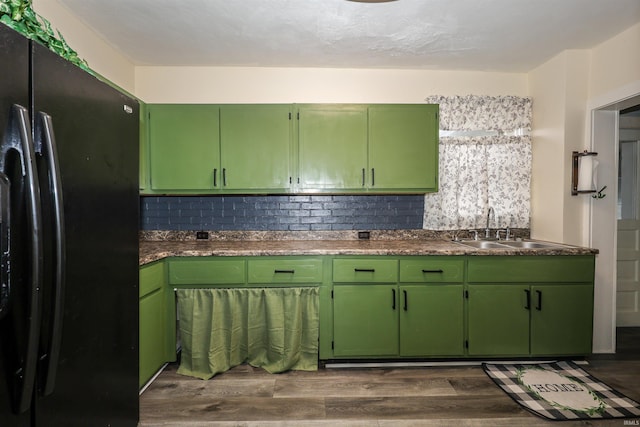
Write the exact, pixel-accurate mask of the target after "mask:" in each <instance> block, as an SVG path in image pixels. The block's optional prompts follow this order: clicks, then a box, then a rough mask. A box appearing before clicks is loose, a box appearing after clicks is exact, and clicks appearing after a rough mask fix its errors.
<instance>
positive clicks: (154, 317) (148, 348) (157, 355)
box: [139, 290, 165, 387]
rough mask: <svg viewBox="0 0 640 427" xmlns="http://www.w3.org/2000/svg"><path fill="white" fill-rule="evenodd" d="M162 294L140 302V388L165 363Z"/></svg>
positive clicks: (153, 295) (149, 296) (158, 291)
mask: <svg viewBox="0 0 640 427" xmlns="http://www.w3.org/2000/svg"><path fill="white" fill-rule="evenodd" d="M164 312H165V310H164V292H163V291H162V290H157V291H156V292H154V293H152V294H149V295H147V296H145V297H144V298H142V299H141V300H140V321H139V323H140V339H139V352H140V353H139V354H140V371H139V376H140V377H139V385H140V387H142V386H143V385H144V384H145V383H146V382H147V381H149V380H150V379H151V377H152V376H153V374H155V373H156V371H158V369H160V367H161V366H162V365H163V364H164V362H165V360H164V359H165V357H164V355H165V347H164Z"/></svg>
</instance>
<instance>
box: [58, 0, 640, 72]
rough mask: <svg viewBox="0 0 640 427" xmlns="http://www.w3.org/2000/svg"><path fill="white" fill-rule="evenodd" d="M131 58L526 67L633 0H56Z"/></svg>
mask: <svg viewBox="0 0 640 427" xmlns="http://www.w3.org/2000/svg"><path fill="white" fill-rule="evenodd" d="M57 1H59V2H60V3H61V4H63V5H64V6H65V7H67V8H68V9H69V10H70V11H71V12H72V13H73V14H74V15H76V16H78V17H79V18H80V19H81V20H83V21H84V22H86V23H87V24H88V25H89V26H91V27H92V28H94V30H95V31H96V32H98V33H99V34H100V35H101V36H102V37H103V38H104V39H105V40H107V41H108V43H110V44H111V45H112V46H114V47H115V48H116V49H117V50H119V51H120V52H122V53H123V54H124V55H125V56H126V57H128V58H129V59H130V60H131V61H132V62H133V63H135V64H137V65H190V66H263V67H337V68H345V67H346V68H418V69H419V68H424V69H447V70H487V71H508V72H527V71H530V70H531V69H533V68H535V67H536V66H538V65H540V64H541V63H543V62H544V61H546V60H548V59H550V58H551V57H553V56H555V55H556V54H557V53H559V52H561V51H563V50H565V49H585V48H591V47H593V46H595V45H597V44H598V43H600V42H602V41H604V40H606V39H609V38H610V37H612V36H614V35H615V34H618V33H620V32H621V31H623V30H624V29H626V28H628V27H630V26H631V25H633V24H635V23H638V22H640V0H396V1H392V2H388V3H379V2H378V3H362V2H355V1H347V0H242V1H239V0H237V1H236V0H234V1H231V0H182V1H176V0H108V1H105V0H57Z"/></svg>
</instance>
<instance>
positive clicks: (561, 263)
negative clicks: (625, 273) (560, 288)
mask: <svg viewBox="0 0 640 427" xmlns="http://www.w3.org/2000/svg"><path fill="white" fill-rule="evenodd" d="M594 265H595V259H594V257H593V256H591V255H589V256H579V255H565V256H504V257H497V256H479V257H469V263H468V265H467V268H468V275H467V280H468V281H469V282H476V283H504V282H522V283H539V282H573V283H585V282H586V283H590V282H593V275H594Z"/></svg>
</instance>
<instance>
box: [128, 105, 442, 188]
mask: <svg viewBox="0 0 640 427" xmlns="http://www.w3.org/2000/svg"><path fill="white" fill-rule="evenodd" d="M146 108H147V111H148V113H147V114H146V115H145V116H143V118H142V120H141V126H142V128H143V129H144V131H142V132H141V135H140V136H141V139H142V144H141V159H142V160H141V165H140V170H141V176H140V183H141V190H142V191H143V192H146V193H148V194H167V193H168V194H217V193H219V194H254V193H273V194H283V193H351V194H357V193H372V192H373V193H376V192H379V193H426V192H431V191H437V188H438V106H437V105H422V104H389V105H367V104H300V105H298V104H231V105H209V104H149V105H147V106H146ZM294 118H295V119H294ZM145 121H146V123H145ZM145 131H146V132H145Z"/></svg>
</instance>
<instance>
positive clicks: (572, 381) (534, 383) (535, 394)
mask: <svg viewBox="0 0 640 427" xmlns="http://www.w3.org/2000/svg"><path fill="white" fill-rule="evenodd" d="M482 367H483V369H484V371H485V372H486V373H487V375H489V377H490V378H491V379H492V380H493V381H494V382H495V383H496V384H497V385H499V386H500V387H501V388H502V390H504V391H505V392H506V393H507V394H508V395H509V396H510V397H511V398H512V399H513V400H515V401H516V402H517V403H519V404H520V405H521V406H523V407H524V408H525V409H527V410H529V411H531V412H533V413H534V414H536V415H539V416H541V417H543V418H546V419H549V420H578V419H604V418H640V404H639V403H638V402H635V401H633V400H631V399H629V398H628V397H626V396H624V395H623V394H621V393H619V392H617V391H615V390H614V389H612V388H611V387H609V386H607V385H606V384H604V383H602V382H600V381H599V380H597V379H596V378H594V377H593V376H591V375H590V374H589V373H587V372H586V371H584V370H583V369H581V368H580V367H579V366H578V365H576V364H575V363H572V362H553V363H541V364H522V365H520V364H494V363H483V365H482Z"/></svg>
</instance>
